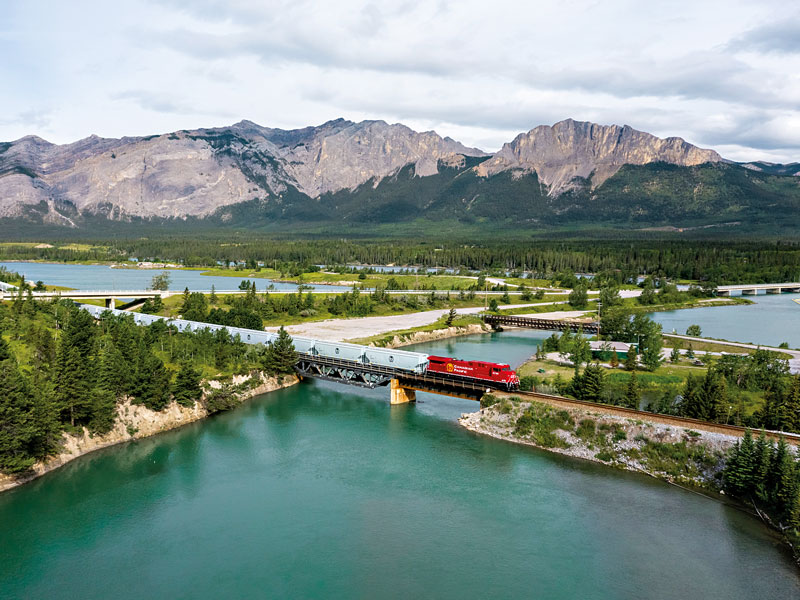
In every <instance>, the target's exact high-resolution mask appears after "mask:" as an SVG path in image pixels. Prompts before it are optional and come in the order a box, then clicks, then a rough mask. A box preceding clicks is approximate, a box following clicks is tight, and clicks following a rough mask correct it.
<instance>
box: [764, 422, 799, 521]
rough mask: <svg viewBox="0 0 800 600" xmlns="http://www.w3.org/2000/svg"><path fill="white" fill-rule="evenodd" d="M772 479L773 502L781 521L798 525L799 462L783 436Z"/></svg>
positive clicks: (777, 449) (776, 452)
mask: <svg viewBox="0 0 800 600" xmlns="http://www.w3.org/2000/svg"><path fill="white" fill-rule="evenodd" d="M771 479H772V480H773V481H774V484H773V485H774V487H773V496H772V503H773V505H774V506H775V509H776V510H777V512H778V518H779V519H780V521H781V522H783V523H787V524H792V525H795V526H797V517H798V502H799V501H800V498H799V497H798V492H799V491H800V489H798V488H799V486H800V482H798V472H797V464H796V463H795V461H794V459H793V458H792V455H791V453H790V452H789V450H788V448H787V447H786V440H784V439H783V437H781V439H780V441H779V442H778V447H777V448H776V449H775V455H774V458H773V461H772V473H771Z"/></svg>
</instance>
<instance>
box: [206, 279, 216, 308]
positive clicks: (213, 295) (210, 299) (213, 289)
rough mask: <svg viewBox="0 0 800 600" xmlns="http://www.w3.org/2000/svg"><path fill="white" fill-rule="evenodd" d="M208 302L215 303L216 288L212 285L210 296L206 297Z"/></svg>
mask: <svg viewBox="0 0 800 600" xmlns="http://www.w3.org/2000/svg"><path fill="white" fill-rule="evenodd" d="M208 301H209V302H211V304H216V303H217V288H216V287H214V284H213V283H212V284H211V294H210V295H209V297H208Z"/></svg>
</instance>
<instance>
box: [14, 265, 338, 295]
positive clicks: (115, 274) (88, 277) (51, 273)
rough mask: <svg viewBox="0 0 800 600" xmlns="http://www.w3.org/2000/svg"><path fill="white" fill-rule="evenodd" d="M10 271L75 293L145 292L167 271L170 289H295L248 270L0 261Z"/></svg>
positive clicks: (326, 288)
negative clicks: (245, 282)
mask: <svg viewBox="0 0 800 600" xmlns="http://www.w3.org/2000/svg"><path fill="white" fill-rule="evenodd" d="M0 266H2V267H5V268H7V269H8V270H9V271H15V272H17V273H19V274H21V275H25V279H27V280H28V281H32V282H35V281H44V282H45V283H46V284H48V285H60V286H64V287H70V288H74V289H76V290H144V289H149V287H150V282H151V281H152V280H153V276H154V275H158V274H159V273H161V272H162V271H167V272H168V273H169V275H170V280H171V281H170V286H169V289H170V290H183V289H184V288H187V287H188V288H189V289H190V290H197V291H200V290H210V289H211V286H212V285H213V286H215V287H216V289H217V290H218V291H221V290H236V289H238V288H239V283H240V282H241V280H242V279H250V281H255V282H256V286H257V288H258V291H260V292H262V291H264V290H265V289H266V288H267V286H268V285H270V284H272V285H273V286H274V289H275V290H296V289H297V286H296V285H295V284H293V283H281V282H278V281H273V280H271V279H262V278H254V277H253V278H248V277H247V274H248V273H249V271H242V274H241V277H223V276H219V275H203V274H202V271H187V270H183V269H112V268H111V267H110V266H108V265H77V264H61V263H36V262H0ZM347 290H348V288H346V287H342V286H336V285H315V286H314V291H317V292H337V293H341V292H344V291H347Z"/></svg>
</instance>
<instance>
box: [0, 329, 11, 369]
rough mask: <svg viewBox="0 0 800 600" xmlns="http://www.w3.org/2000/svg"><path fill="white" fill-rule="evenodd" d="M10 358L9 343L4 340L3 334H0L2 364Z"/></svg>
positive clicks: (0, 359)
mask: <svg viewBox="0 0 800 600" xmlns="http://www.w3.org/2000/svg"><path fill="white" fill-rule="evenodd" d="M9 358H11V348H9V346H8V342H6V341H5V339H3V334H2V332H0V362H2V361H4V360H8V359H9Z"/></svg>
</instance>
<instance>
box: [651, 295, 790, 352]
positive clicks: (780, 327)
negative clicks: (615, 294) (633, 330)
mask: <svg viewBox="0 0 800 600" xmlns="http://www.w3.org/2000/svg"><path fill="white" fill-rule="evenodd" d="M745 297H746V298H748V299H749V300H752V301H754V302H755V304H751V305H736V306H715V307H713V308H686V309H681V310H672V311H667V312H657V313H651V314H650V317H652V318H653V320H654V321H656V322H657V323H661V325H662V327H663V330H664V333H671V332H672V331H673V329H674V330H675V331H676V332H677V333H686V328H687V327H689V325H692V324H697V325H700V328H701V329H702V331H703V335H704V336H706V337H712V338H717V339H723V340H728V341H731V342H752V343H753V344H764V345H765V346H777V345H778V344H780V343H781V342H787V343H788V344H789V346H790V347H791V348H800V304H797V303H796V302H794V300H797V299H800V294H759V295H758V296H745Z"/></svg>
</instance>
